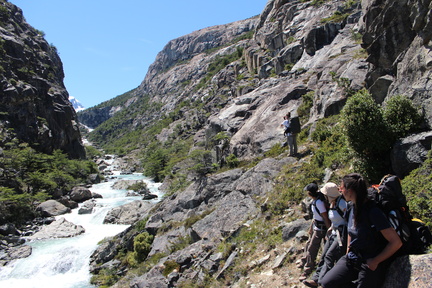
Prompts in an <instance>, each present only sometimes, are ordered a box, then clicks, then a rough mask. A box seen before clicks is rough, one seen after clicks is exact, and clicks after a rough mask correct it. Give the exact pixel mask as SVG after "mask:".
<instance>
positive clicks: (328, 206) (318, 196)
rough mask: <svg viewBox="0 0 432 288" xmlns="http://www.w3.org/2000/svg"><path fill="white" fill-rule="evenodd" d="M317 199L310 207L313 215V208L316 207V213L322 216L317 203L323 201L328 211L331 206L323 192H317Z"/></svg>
mask: <svg viewBox="0 0 432 288" xmlns="http://www.w3.org/2000/svg"><path fill="white" fill-rule="evenodd" d="M316 198H317V199H314V200H313V201H312V203H311V205H310V210H311V213H313V212H312V206H314V207H315V209H316V211H317V212H318V214H321V211H320V210H319V209H318V207H317V206H316V201H317V200H321V201H323V202H324V206H325V207H326V209H327V210H328V209H329V208H330V204H329V203H328V201H327V198H326V197H325V195H324V194H323V193H322V192H320V191H318V192H317V197H316Z"/></svg>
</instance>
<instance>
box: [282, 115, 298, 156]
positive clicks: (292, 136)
mask: <svg viewBox="0 0 432 288" xmlns="http://www.w3.org/2000/svg"><path fill="white" fill-rule="evenodd" d="M280 126H281V127H284V129H285V130H284V135H285V137H287V141H286V142H285V143H284V145H283V146H286V145H288V146H289V150H290V152H289V156H295V155H297V134H296V133H292V131H291V112H288V114H287V115H286V116H284V121H283V122H282V123H281V125H280Z"/></svg>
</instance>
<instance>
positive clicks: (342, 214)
mask: <svg viewBox="0 0 432 288" xmlns="http://www.w3.org/2000/svg"><path fill="white" fill-rule="evenodd" d="M342 199H343V196H342V195H340V196H339V197H338V198H337V199H336V205H335V208H334V210H336V211H337V212H338V213H339V215H340V216H341V217H342V218H344V216H345V212H344V211H342V209H341V208H340V207H339V204H340V201H341V200H342Z"/></svg>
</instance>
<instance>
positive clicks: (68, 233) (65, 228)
mask: <svg viewBox="0 0 432 288" xmlns="http://www.w3.org/2000/svg"><path fill="white" fill-rule="evenodd" d="M84 232H85V229H84V228H83V227H82V226H81V225H75V224H73V223H71V222H69V221H67V220H66V219H65V218H63V217H62V218H60V219H58V220H56V221H54V222H52V223H51V224H49V225H47V226H43V227H42V228H41V229H40V230H39V231H38V232H36V233H35V234H33V235H32V236H30V237H28V239H29V240H36V239H39V240H40V239H50V238H69V237H74V236H78V235H80V234H82V233H84Z"/></svg>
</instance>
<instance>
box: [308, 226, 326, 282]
mask: <svg viewBox="0 0 432 288" xmlns="http://www.w3.org/2000/svg"><path fill="white" fill-rule="evenodd" d="M326 233H327V230H325V229H324V230H313V233H312V235H311V237H310V238H309V240H308V242H307V243H306V249H305V254H304V256H303V259H302V260H303V262H304V263H305V265H304V266H303V269H304V270H303V273H304V274H310V273H311V272H312V270H313V269H314V268H315V260H316V257H317V255H318V251H319V249H320V247H321V241H322V240H323V239H324V237H325V236H326Z"/></svg>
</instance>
